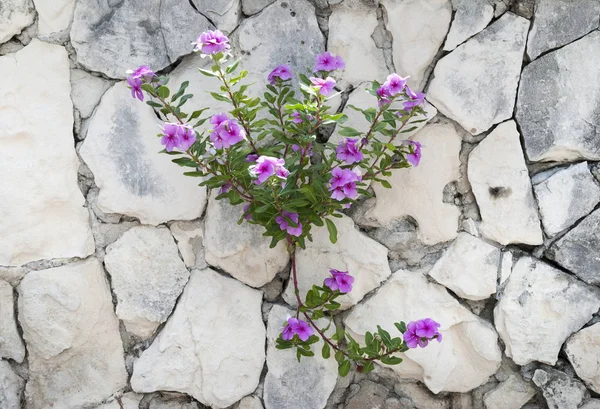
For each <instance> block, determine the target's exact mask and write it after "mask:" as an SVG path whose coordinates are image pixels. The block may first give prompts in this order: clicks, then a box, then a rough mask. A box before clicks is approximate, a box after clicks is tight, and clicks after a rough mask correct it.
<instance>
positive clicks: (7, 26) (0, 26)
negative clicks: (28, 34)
mask: <svg viewBox="0 0 600 409" xmlns="http://www.w3.org/2000/svg"><path fill="white" fill-rule="evenodd" d="M34 19H35V9H34V8H33V3H32V2H31V0H3V2H2V7H1V8H0V44H2V43H4V42H5V41H8V40H10V38H11V37H12V36H14V35H15V34H19V33H20V32H21V30H23V29H24V28H25V27H27V26H28V25H30V24H32V23H33V20H34Z"/></svg>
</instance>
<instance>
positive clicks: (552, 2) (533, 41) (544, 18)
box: [527, 0, 600, 60]
mask: <svg viewBox="0 0 600 409" xmlns="http://www.w3.org/2000/svg"><path fill="white" fill-rule="evenodd" d="M599 14H600V2H599V1H598V0H583V1H571V0H537V1H536V4H535V16H534V20H533V26H532V27H531V33H530V34H529V41H528V44H527V54H528V55H529V58H531V59H532V60H535V59H536V58H537V57H538V56H539V55H540V54H542V53H544V52H546V51H548V50H552V49H554V48H558V47H562V46H563V45H565V44H569V43H570V42H572V41H574V40H577V39H578V38H580V37H583V36H584V35H586V34H587V33H589V32H590V31H592V30H595V29H597V28H598V15H599Z"/></svg>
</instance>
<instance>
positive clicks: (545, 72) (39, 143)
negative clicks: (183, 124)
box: [0, 0, 600, 409]
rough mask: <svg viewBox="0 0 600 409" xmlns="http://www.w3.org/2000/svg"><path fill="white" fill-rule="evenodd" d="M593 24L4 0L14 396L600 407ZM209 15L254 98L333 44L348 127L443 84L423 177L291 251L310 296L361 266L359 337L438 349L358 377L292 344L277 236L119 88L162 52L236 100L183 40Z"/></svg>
mask: <svg viewBox="0 0 600 409" xmlns="http://www.w3.org/2000/svg"><path fill="white" fill-rule="evenodd" d="M534 3H535V4H534ZM599 15H600V2H599V1H598V0H579V1H572V0H537V1H535V2H534V0H520V1H519V0H379V2H377V4H375V0H311V1H308V0H2V1H1V2H0V175H2V176H0V358H1V359H0V408H2V409H15V408H28V409H42V408H44V409H45V408H50V407H52V408H55V409H81V408H90V409H91V408H102V409H133V408H138V407H139V408H143V409H160V408H163V409H167V408H168V409H177V408H187V409H192V408H195V409H199V408H206V407H210V408H233V409H263V408H264V409H323V408H327V409H370V408H378V409H400V408H402V409H473V408H477V409H483V408H487V409H518V408H521V407H525V408H528V409H534V408H535V409H541V408H559V409H571V408H573V409H575V408H585V409H594V408H596V409H597V408H600V399H598V398H599V397H600V395H599V393H600V323H597V321H599V320H598V315H597V313H598V310H599V308H600V289H599V288H598V285H599V284H600V258H599V256H598V255H599V254H600V229H599V226H600V210H598V203H600V184H599V182H598V177H599V176H600V162H598V161H600V135H599V134H598V126H600V76H599V75H598V74H599V71H598V62H599V61H600V33H599V32H598V26H599ZM215 27H217V28H219V29H220V30H222V31H224V32H226V33H228V34H230V36H231V38H232V43H233V52H234V54H235V55H237V56H242V57H243V59H244V64H245V67H246V68H247V69H248V70H249V71H250V72H251V75H250V80H251V81H255V82H257V87H258V88H259V89H260V86H261V84H263V83H264V78H265V76H266V74H267V73H268V71H269V70H270V69H271V68H273V67H274V66H276V65H277V64H280V63H288V64H291V65H292V67H293V68H294V70H296V71H298V70H300V69H303V68H305V67H307V66H311V65H312V61H313V58H314V55H315V54H317V53H319V52H322V51H324V50H325V49H327V50H330V51H331V52H333V53H335V54H339V55H341V56H342V57H343V58H344V59H345V60H346V64H347V69H346V71H345V72H344V73H343V81H340V82H339V84H340V87H341V88H340V90H342V91H343V93H342V96H341V97H340V98H339V99H338V100H337V101H336V102H335V103H336V104H339V110H343V111H344V112H346V113H347V114H348V115H349V116H350V123H351V124H352V126H355V127H364V125H365V123H364V121H363V120H362V118H359V117H357V116H356V115H354V114H353V112H354V111H352V110H351V109H348V108H347V107H348V105H349V104H356V105H362V106H367V105H372V104H373V103H374V101H373V99H372V97H371V96H370V95H368V94H367V93H365V92H363V90H362V86H363V83H364V82H365V81H368V80H372V79H376V78H378V79H380V80H381V79H383V78H385V76H386V75H387V74H388V73H390V72H394V71H396V72H398V73H400V74H402V75H410V76H411V77H410V79H409V84H410V86H411V87H414V88H415V89H421V90H425V91H426V92H427V98H428V105H427V107H426V110H427V112H428V122H427V123H426V124H424V123H423V124H421V125H422V128H421V129H420V130H418V132H416V133H414V135H413V138H414V139H416V140H418V141H420V142H421V143H422V144H423V145H424V148H425V149H424V154H423V160H422V162H421V165H420V166H419V167H417V168H415V169H410V170H402V171H399V172H398V173H395V174H394V175H393V177H392V179H393V180H392V185H393V188H392V189H382V188H380V187H379V186H375V187H373V190H374V194H375V196H376V197H375V198H374V199H368V200H361V202H360V203H359V204H358V205H356V206H354V207H353V208H352V209H350V210H349V212H348V214H347V216H346V217H344V218H343V219H340V220H339V222H338V230H339V232H340V234H339V236H340V240H339V243H338V244H337V245H335V246H333V245H331V244H330V243H329V242H328V235H327V232H326V231H323V230H319V229H317V231H316V232H315V234H314V236H315V240H314V242H313V243H311V244H310V245H309V246H308V248H307V249H306V250H303V251H300V252H299V254H298V262H299V269H300V277H301V280H300V286H301V288H303V289H305V288H307V287H308V286H309V285H310V284H311V283H313V282H319V281H321V280H322V279H323V277H324V275H325V274H326V272H327V270H328V268H329V267H330V266H331V267H336V268H347V269H349V270H350V271H351V273H352V274H354V275H355V276H356V283H355V289H354V291H353V292H352V293H351V294H350V295H348V296H344V297H343V298H342V304H343V310H344V311H343V312H341V313H340V314H339V315H337V316H336V321H337V322H338V323H343V324H344V325H345V326H346V328H347V329H348V330H349V331H350V332H352V333H357V334H358V333H361V332H363V331H365V330H371V329H372V327H373V325H374V324H375V323H379V324H381V325H382V326H383V327H384V328H388V329H391V330H393V325H392V323H393V322H394V321H396V320H401V319H403V320H411V319H417V318H422V317H426V316H429V317H433V318H434V319H436V320H437V321H439V322H441V324H442V332H443V336H444V341H443V342H442V343H441V344H437V343H433V344H431V345H430V346H429V347H428V348H427V349H426V350H414V351H409V352H408V353H406V354H405V356H404V363H403V364H402V365H400V366H397V367H393V368H391V369H390V368H382V367H378V368H377V370H376V371H375V372H374V373H371V374H368V375H363V374H351V375H350V376H348V377H347V378H338V376H337V370H336V369H337V368H336V364H335V361H333V360H329V361H325V360H323V359H321V358H320V357H317V358H314V359H306V360H304V361H303V362H302V363H301V364H298V363H297V362H296V360H295V356H294V354H293V352H291V351H283V352H282V351H278V350H276V349H275V347H274V340H275V338H276V337H277V334H278V332H279V331H280V327H281V325H282V322H283V321H284V319H285V316H286V314H287V313H288V312H289V311H290V308H292V307H293V304H294V299H293V296H292V295H293V294H292V292H291V290H290V288H289V286H288V275H289V259H288V256H287V254H286V252H285V250H284V248H283V247H281V246H280V247H276V248H274V249H269V248H268V243H269V242H268V241H265V240H263V239H262V237H261V236H260V233H261V231H260V229H259V228H256V227H253V226H251V225H244V226H241V227H240V226H238V225H237V224H236V221H237V220H238V218H239V216H240V211H239V209H238V208H232V207H230V206H229V205H227V204H226V203H224V202H218V201H215V200H214V197H211V196H210V194H208V193H207V192H206V191H205V190H204V189H202V188H198V187H197V186H196V181H194V180H192V179H191V178H185V177H184V176H182V175H181V170H180V169H178V168H177V167H176V166H174V165H173V164H171V163H170V161H169V158H168V157H166V156H165V155H158V154H157V152H158V151H159V150H160V147H159V145H158V143H157V141H156V139H155V138H154V135H156V133H157V129H158V124H159V122H158V120H157V118H156V116H155V115H154V114H153V112H152V110H151V109H150V108H149V107H148V106H146V105H144V104H140V103H136V102H135V101H134V100H133V99H132V98H131V95H130V92H129V90H128V89H127V88H126V86H125V84H124V82H123V79H124V78H125V75H126V74H125V71H126V70H127V69H130V68H134V67H136V66H137V65H140V64H142V63H144V64H149V65H150V66H151V67H152V68H153V69H155V70H162V72H164V73H169V74H170V75H171V78H172V79H171V81H172V83H174V84H178V83H179V82H181V81H183V80H184V79H189V80H191V81H192V84H191V86H190V89H191V90H192V92H193V93H194V94H195V98H194V99H193V100H192V102H190V105H195V106H198V107H200V106H203V105H205V104H213V105H212V111H213V112H215V111H218V110H220V109H221V108H220V107H219V106H216V105H214V103H213V102H212V101H211V100H210V99H209V98H207V96H206V95H207V94H206V90H211V89H213V88H214V87H215V84H214V83H213V82H211V81H209V80H208V79H206V78H205V77H203V76H201V75H200V74H199V72H198V71H197V69H196V67H197V66H204V65H205V64H206V60H202V59H201V58H199V57H197V56H194V55H191V54H190V51H191V49H192V47H191V45H190V43H191V42H192V41H193V40H195V38H196V36H197V35H198V34H199V33H201V32H202V31H204V30H207V29H214V28H215ZM324 136H325V137H327V136H328V135H324ZM335 138H338V136H336V135H335V134H333V135H331V136H330V141H335ZM317 350H319V348H318V347H317Z"/></svg>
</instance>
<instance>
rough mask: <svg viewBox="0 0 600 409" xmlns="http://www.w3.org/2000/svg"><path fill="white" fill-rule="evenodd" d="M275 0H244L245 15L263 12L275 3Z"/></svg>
mask: <svg viewBox="0 0 600 409" xmlns="http://www.w3.org/2000/svg"><path fill="white" fill-rule="evenodd" d="M274 2H275V0H242V11H243V12H244V14H245V15H247V16H251V15H252V14H256V13H259V12H261V11H262V10H263V9H265V7H267V6H269V5H271V4H273V3H274Z"/></svg>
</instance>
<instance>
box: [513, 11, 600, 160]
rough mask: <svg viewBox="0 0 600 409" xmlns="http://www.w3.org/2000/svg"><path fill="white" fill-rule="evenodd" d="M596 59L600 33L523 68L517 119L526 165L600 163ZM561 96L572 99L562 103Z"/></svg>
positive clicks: (599, 84)
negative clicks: (523, 144) (583, 160)
mask: <svg viewBox="0 0 600 409" xmlns="http://www.w3.org/2000/svg"><path fill="white" fill-rule="evenodd" d="M596 17H597V16H596ZM569 24H570V23H569ZM598 59H600V33H599V32H593V33H591V34H588V35H587V36H585V37H584V38H582V39H581V40H578V41H575V42H573V43H571V44H569V45H567V46H565V47H563V48H561V49H559V50H557V51H554V52H551V53H548V54H546V55H544V56H543V57H540V58H538V59H537V60H535V61H533V62H532V63H531V64H528V65H527V66H526V67H525V68H524V69H523V72H522V74H521V85H520V87H519V97H518V101H517V113H516V119H517V121H518V122H519V125H520V127H521V132H523V140H524V142H525V152H526V153H527V157H528V158H529V160H531V161H534V162H537V161H573V160H577V159H580V158H583V159H589V160H599V159H600V138H599V137H598V130H597V128H596V125H595V124H596V123H597V121H598V110H599V109H600V107H599V105H598V102H597V99H598V96H599V95H600V79H599V78H598V76H597V75H596V74H597V71H596V68H597V64H596V63H595V61H597V60H598ZM565 95H577V98H576V99H574V100H573V101H571V102H570V103H569V104H565V103H564V96H565Z"/></svg>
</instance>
